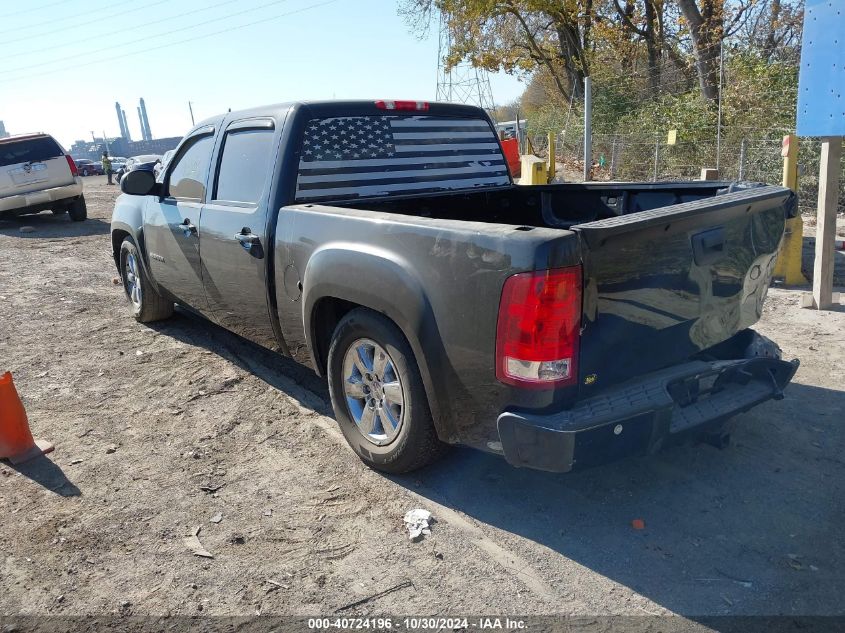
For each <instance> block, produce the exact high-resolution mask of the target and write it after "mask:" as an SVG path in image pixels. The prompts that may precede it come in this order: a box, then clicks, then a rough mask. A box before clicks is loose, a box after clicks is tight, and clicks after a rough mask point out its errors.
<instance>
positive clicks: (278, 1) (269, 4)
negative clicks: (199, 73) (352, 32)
mask: <svg viewBox="0 0 845 633" xmlns="http://www.w3.org/2000/svg"><path fill="white" fill-rule="evenodd" d="M287 1H288V0H273V1H272V2H267V3H265V4H260V5H258V6H255V7H250V8H249V9H244V10H242V11H235V12H234V13H227V14H225V15H221V16H218V17H216V18H211V19H210V20H205V21H204V22H196V23H194V24H189V25H187V26H180V27H179V28H178V29H172V30H170V31H164V32H163V33H155V34H153V35H146V36H144V37H141V38H138V39H137V40H129V41H128V42H121V43H120V44H119V45H111V46H105V47H103V48H98V49H94V50H93V51H86V52H84V53H77V54H76V55H66V56H64V57H62V58H61V59H59V60H51V61H48V62H40V63H38V64H30V65H29V66H19V67H18V68H4V69H3V70H0V73H3V74H5V73H15V72H20V71H22V70H29V69H30V68H40V67H42V66H49V65H51V64H55V63H57V62H58V63H61V62H63V61H65V60H67V59H74V58H77V57H88V56H89V55H97V54H100V53H107V52H109V51H113V50H116V49H121V48H125V47H126V46H129V45H131V44H138V43H139V42H146V41H147V40H151V39H155V38H158V37H164V36H165V35H173V34H174V33H181V32H183V31H191V30H193V29H196V28H199V27H201V26H206V25H207V24H213V23H214V22H220V21H221V20H228V19H230V18H234V17H237V16H239V15H244V14H246V13H253V12H255V11H259V10H261V9H266V8H267V7H272V6H275V5H278V4H282V3H284V2H287ZM159 21H160V20H159Z"/></svg>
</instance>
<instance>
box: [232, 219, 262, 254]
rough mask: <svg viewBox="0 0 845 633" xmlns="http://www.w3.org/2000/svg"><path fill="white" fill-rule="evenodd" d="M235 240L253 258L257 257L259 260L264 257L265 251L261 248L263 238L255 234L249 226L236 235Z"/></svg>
mask: <svg viewBox="0 0 845 633" xmlns="http://www.w3.org/2000/svg"><path fill="white" fill-rule="evenodd" d="M235 239H236V240H238V242H240V243H241V246H243V247H244V250H245V251H246V252H248V253H249V254H250V255H252V256H253V257H257V258H258V259H261V258H262V257H264V249H263V248H261V238H260V237H258V236H257V235H256V234H255V233H253V232H252V229H250V228H249V227H248V226H245V227H244V228H242V229H241V230H240V232H239V233H235Z"/></svg>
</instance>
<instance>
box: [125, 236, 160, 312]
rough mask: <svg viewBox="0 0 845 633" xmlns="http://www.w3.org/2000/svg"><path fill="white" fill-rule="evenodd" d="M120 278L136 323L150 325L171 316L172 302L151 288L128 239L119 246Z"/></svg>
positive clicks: (139, 256) (138, 255)
mask: <svg viewBox="0 0 845 633" xmlns="http://www.w3.org/2000/svg"><path fill="white" fill-rule="evenodd" d="M120 278H121V280H123V290H124V292H125V293H126V298H127V299H128V300H129V305H130V306H131V308H132V316H134V317H135V320H136V321H138V322H139V323H151V322H153V321H161V320H162V319H166V318H168V317H169V316H171V315H172V314H173V302H172V301H168V300H167V299H165V298H164V297H162V296H161V295H160V294H158V292H157V291H156V289H155V288H153V285H152V283H151V282H150V280H149V278H148V277H147V274H146V273H145V272H144V265H143V263H142V262H141V255H140V254H139V253H138V248H137V247H136V246H135V243H134V242H133V241H132V240H131V239H130V238H128V237H127V238H124V240H123V243H122V244H121V245H120Z"/></svg>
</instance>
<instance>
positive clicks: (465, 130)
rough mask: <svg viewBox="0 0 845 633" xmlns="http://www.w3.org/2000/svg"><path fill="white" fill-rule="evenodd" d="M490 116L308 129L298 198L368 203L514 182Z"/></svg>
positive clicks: (380, 120)
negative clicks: (362, 201)
mask: <svg viewBox="0 0 845 633" xmlns="http://www.w3.org/2000/svg"><path fill="white" fill-rule="evenodd" d="M509 184H510V178H509V176H508V168H507V165H506V164H505V161H504V158H503V155H502V149H501V147H500V146H499V139H498V137H497V136H496V134H495V132H494V131H493V128H492V127H491V126H490V123H489V122H487V121H486V120H484V119H467V118H460V117H433V116H351V117H334V118H329V119H312V120H311V121H308V122H307V123H306V125H305V133H304V134H303V138H302V148H301V153H300V159H299V173H298V177H297V182H296V200H298V201H306V200H307V201H315V200H329V199H335V200H336V199H339V198H347V199H348V198H365V197H367V198H370V197H381V196H393V195H402V194H409V193H424V192H435V191H450V190H456V189H472V188H476V187H493V186H502V185H509Z"/></svg>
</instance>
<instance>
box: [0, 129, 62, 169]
mask: <svg viewBox="0 0 845 633" xmlns="http://www.w3.org/2000/svg"><path fill="white" fill-rule="evenodd" d="M62 155H63V152H62V148H61V147H59V144H58V143H56V141H54V140H53V139H52V138H50V137H49V136H39V137H36V138H27V139H22V140H20V141H8V142H5V143H0V167H5V166H6V165H16V164H18V163H35V162H39V161H44V160H48V159H50V158H56V157H57V156H62Z"/></svg>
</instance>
